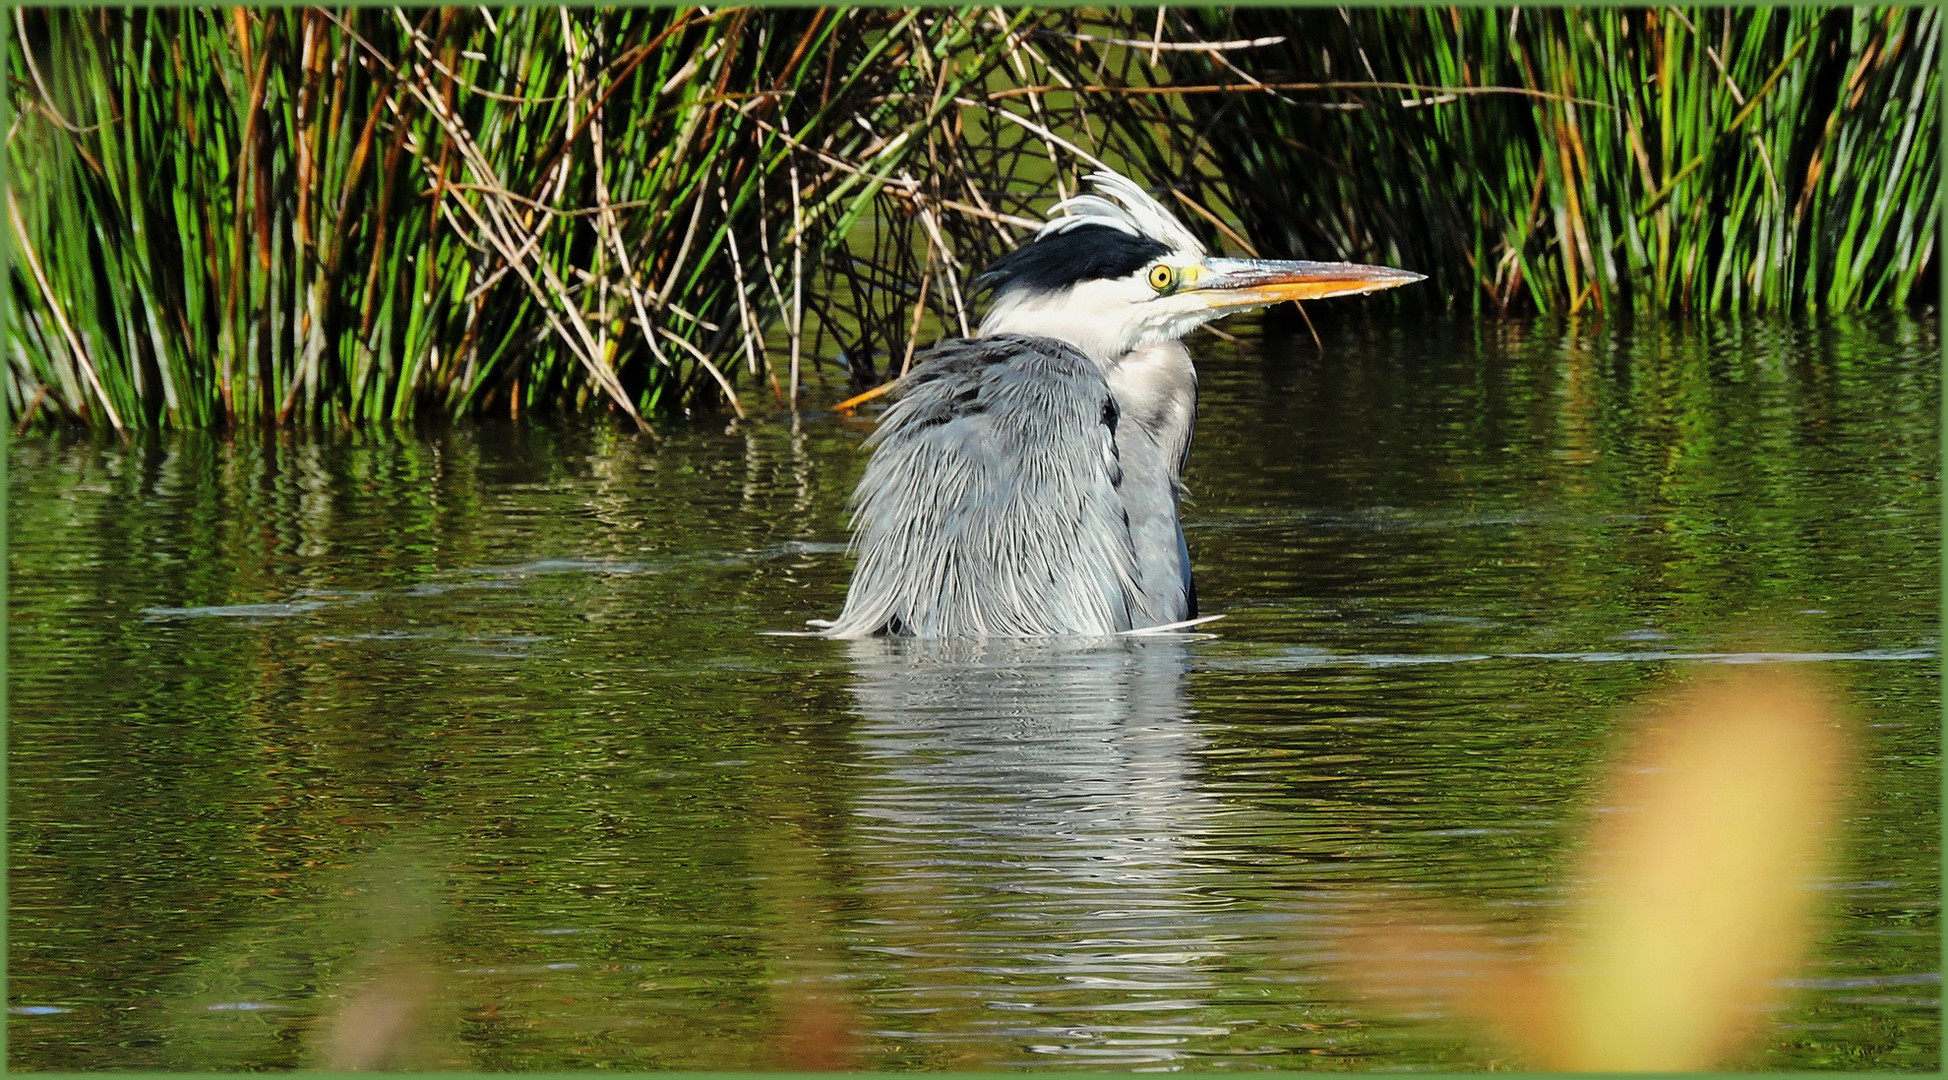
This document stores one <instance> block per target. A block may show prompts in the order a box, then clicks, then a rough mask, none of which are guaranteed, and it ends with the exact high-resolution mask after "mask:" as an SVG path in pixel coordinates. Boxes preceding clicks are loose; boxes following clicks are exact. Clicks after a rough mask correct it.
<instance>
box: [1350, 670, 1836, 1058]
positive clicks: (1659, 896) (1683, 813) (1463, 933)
mask: <svg viewBox="0 0 1948 1080" xmlns="http://www.w3.org/2000/svg"><path fill="white" fill-rule="evenodd" d="M1645 728H1646V730H1644V731H1642V732H1641V733H1640V737H1639V738H1638V740H1637V745H1636V747H1635V749H1634V750H1633V751H1632V752H1631V753H1630V754H1629V755H1628V756H1627V757H1626V758H1625V759H1624V760H1623V761H1622V762H1621V763H1620V764H1619V765H1618V766H1617V767H1616V769H1615V770H1614V771H1613V772H1612V773H1611V775H1610V777H1609V779H1608V782H1607V790H1605V791H1604V792H1603V794H1602V795H1601V797H1600V801H1599V802H1598V804H1597V805H1598V809H1599V813H1598V814H1597V817H1596V820H1595V822H1594V823H1593V824H1592V825H1591V827H1590V828H1589V829H1588V830H1587V833H1586V839H1587V850H1586V853H1585V855H1584V857H1583V861H1582V864H1581V866H1580V867H1579V872H1578V874H1577V877H1576V879H1575V881H1576V893H1575V896H1574V900H1573V903H1572V904H1571V906H1570V908H1569V909H1568V913H1567V915H1566V917H1565V920H1564V921H1563V923H1562V924H1561V925H1560V926H1558V927H1557V928H1556V929H1555V930H1554V931H1553V932H1552V934H1551V935H1548V936H1546V937H1545V938H1544V942H1543V944H1541V945H1539V946H1536V947H1534V948H1527V949H1524V948H1517V947H1514V946H1511V945H1507V944H1504V943H1502V942H1500V941H1498V940H1496V939H1495V938H1493V937H1492V936H1490V935H1489V934H1488V933H1487V932H1486V931H1484V930H1482V929H1480V928H1478V927H1475V926H1473V925H1471V923H1470V921H1469V920H1468V918H1467V917H1465V916H1461V915H1458V914H1455V913H1443V912H1437V911H1432V910H1428V909H1424V908H1423V909H1418V910H1415V911H1405V910H1399V911H1393V912H1387V911H1386V910H1385V907H1384V905H1376V910H1375V911H1374V912H1373V913H1371V914H1368V915H1365V916H1362V917H1361V918H1360V919H1359V920H1358V921H1357V922H1356V923H1355V925H1354V928H1353V930H1352V931H1351V932H1350V933H1349V934H1348V936H1347V938H1346V940H1345V949H1344V952H1343V958H1342V971H1343V974H1344V976H1345V977H1346V978H1347V980H1348V981H1350V982H1351V983H1352V984H1354V985H1356V986H1358V987H1360V988H1362V989H1363V990H1365V991H1366V992H1367V993H1369V994H1371V995H1373V996H1375V997H1376V998H1381V999H1393V1000H1396V1001H1405V1002H1409V1003H1412V1004H1414V1005H1416V1006H1418V1007H1423V1008H1424V1007H1426V1006H1428V1005H1435V1006H1437V1007H1443V1008H1445V1009H1446V1010H1449V1011H1451V1012H1453V1013H1454V1014H1456V1015H1459V1016H1463V1017H1469V1018H1472V1019H1475V1020H1477V1021H1480V1022H1482V1023H1483V1024H1484V1025H1486V1026H1487V1027H1488V1028H1490V1029H1491V1030H1494V1031H1495V1032H1496V1033H1497V1034H1498V1035H1499V1036H1500V1037H1501V1039H1502V1040H1503V1041H1504V1042H1506V1043H1508V1044H1509V1045H1511V1046H1513V1047H1515V1048H1517V1049H1518V1050H1520V1051H1521V1052H1522V1053H1523V1054H1524V1055H1525V1056H1526V1057H1528V1058H1529V1059H1530V1060H1531V1061H1532V1062H1533V1063H1534V1064H1537V1065H1540V1066H1542V1067H1544V1068H1548V1069H1556V1070H1572V1069H1573V1070H1598V1071H1653V1070H1654V1071H1665V1070H1697V1069H1706V1068H1711V1067H1713V1066H1714V1065H1722V1064H1725V1063H1727V1062H1728V1061H1729V1060H1731V1059H1732V1057H1733V1055H1735V1054H1736V1052H1737V1051H1738V1050H1739V1049H1740V1047H1741V1046H1742V1045H1743V1043H1744V1042H1745V1040H1746V1038H1747V1037H1748V1036H1749V1035H1750V1034H1751V1032H1752V1031H1753V1030H1754V1029H1755V1028H1756V1027H1757V1025H1758V1022H1759V1020H1760V1019H1761V1017H1762V1014H1763V1012H1764V1010H1765V1009H1766V1008H1767V1007H1768V1006H1771V1005H1773V1004H1775V1003H1776V1000H1777V998H1778V997H1779V993H1780V991H1779V989H1778V986H1779V982H1780V980H1781V979H1782V978H1784V977H1785V976H1786V975H1788V974H1789V973H1790V972H1791V971H1792V970H1793V969H1794V967H1795V966H1796V965H1797V964H1798V963H1799V962H1800V956H1801V953H1802V952H1803V950H1804V949H1805V946H1806V943H1807V941H1808V940H1809V938H1810V936H1811V931H1812V927H1813V921H1814V920H1813V915H1814V903H1813V902H1814V898H1815V894H1814V892H1813V889H1812V885H1813V882H1814V879H1815V877H1816V876H1817V874H1818V873H1819V872H1820V871H1821V870H1822V864H1823V862H1824V861H1825V859H1826V858H1827V857H1828V855H1829V854H1830V852H1829V848H1830V846H1831V844H1832V841H1833V829H1834V823H1835V821H1836V815H1837V803H1838V798H1839V793H1840V789H1841V786H1842V783H1843V778H1844V777H1845V775H1846V774H1847V769H1848V765H1849V763H1850V760H1851V754H1850V751H1849V747H1848V745H1847V740H1846V739H1845V737H1844V733H1843V731H1842V729H1841V726H1840V724H1839V722H1838V720H1837V718H1836V709H1835V706H1834V705H1833V703H1832V701H1831V699H1830V698H1829V697H1828V695H1827V693H1826V691H1825V690H1824V688H1823V687H1822V686H1820V685H1819V684H1818V683H1816V682H1815V681H1813V680H1810V679H1807V678H1804V677H1800V676H1793V675H1779V674H1768V675H1759V674H1745V675H1742V676H1738V677H1733V678H1725V679H1719V680H1716V681H1712V682H1709V683H1704V684H1701V685H1698V686H1696V687H1694V688H1692V689H1691V690H1689V691H1687V692H1686V693H1684V694H1682V695H1680V696H1679V697H1677V698H1676V699H1675V700H1673V701H1672V702H1670V703H1669V704H1668V705H1666V706H1665V707H1664V708H1663V709H1662V710H1661V711H1659V712H1658V713H1657V714H1655V715H1654V716H1652V717H1651V718H1650V720H1649V722H1648V723H1647V724H1646V725H1645Z"/></svg>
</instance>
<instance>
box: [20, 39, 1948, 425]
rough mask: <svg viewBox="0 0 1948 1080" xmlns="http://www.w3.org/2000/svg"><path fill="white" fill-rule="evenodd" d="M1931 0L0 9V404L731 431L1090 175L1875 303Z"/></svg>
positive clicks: (819, 374)
mask: <svg viewBox="0 0 1948 1080" xmlns="http://www.w3.org/2000/svg"><path fill="white" fill-rule="evenodd" d="M1940 21H1941V20H1940V16H1939V13H1938V12H1937V11H1935V10H1933V9H1893V10H1884V11H1873V10H1867V9H1845V10H1833V11H1828V10H1822V9H1807V8H1794V9H1789V10H1768V9H1751V10H1738V11H1712V12H1708V13H1707V12H1700V11H1685V10H1678V9H1658V10H1654V11H1634V10H1633V11H1621V10H1618V11H1610V10H1604V9H1594V10H1588V11H1583V10H1574V9H1570V10H1547V11H1543V10H1536V11H1529V10H1524V11H1522V12H1520V13H1519V14H1516V13H1512V12H1510V11H1507V10H1503V11H1494V10H1485V9H1484V10H1476V9H1445V8H1443V9H1383V10H1353V9H1348V10H1345V11H1340V10H1325V9H1306V10H1297V11H1278V10H1270V9H1264V10H1260V9H1249V10H1244V11H1235V12H1229V13H1222V12H1220V13H1199V12H1188V11H1186V12H1176V13H1159V12H1156V11H1131V10H1120V9H1119V10H1116V11H1111V12H1106V13H1105V12H1095V13H1085V12H1081V11H1076V10H1066V11H1057V12H1034V11H996V10H991V9H990V10H978V11H977V10H965V9H953V10H949V9H918V10H904V11H902V10H885V9H818V10H811V9H722V10H715V11H704V10H699V9H635V10H622V11H595V10H586V9H547V10H543V9H509V10H505V11H496V10H480V9H469V10H461V9H440V10H423V9H415V10H412V11H405V10H403V9H377V8H351V9H344V10H343V11H334V10H326V9H275V10H245V9H236V10H230V9H224V10H217V9H129V10H103V9H93V10H41V11H22V12H16V13H15V15H14V31H15V37H16V48H15V49H14V50H13V51H12V53H11V54H10V66H9V71H8V74H9V77H10V79H11V84H12V89H13V91H14V101H15V103H16V108H17V112H18V118H17V121H16V124H15V128H14V131H13V132H12V134H11V137H10V143H9V148H8V152H9V155H10V158H9V164H10V169H11V176H12V191H13V193H12V196H11V200H10V202H9V204H8V207H7V212H8V229H9V231H10V234H11V240H12V243H13V245H14V247H15V250H16V256H15V260H14V267H13V274H12V278H11V286H12V289H13V294H12V297H13V302H14V311H15V313H16V322H15V325H14V327H13V331H12V336H11V338H10V339H9V341H8V381H7V393H8V401H9V406H10V408H11V412H12V415H14V416H15V417H17V418H19V421H20V423H21V424H23V425H25V424H31V423H34V422H36V421H40V422H74V423H80V424H86V425H93V426H96V427H102V428H114V429H117V430H125V429H129V428H137V427H155V426H181V427H206V426H234V425H239V424H242V425H256V424H278V425H287V424H290V425H306V424H339V425H369V424H373V423H379V422H387V421H398V420H405V419H410V418H412V417H415V416H459V415H473V414H485V413H492V414H497V415H511V416H520V415H523V414H533V413H537V412H561V411H576V410H581V409H585V408H588V407H591V406H595V405H598V404H599V405H602V406H604V407H606V408H608V409H611V410H613V411H615V412H617V413H619V414H621V415H623V416H624V417H626V418H629V419H631V420H633V421H634V422H635V423H636V424H638V425H643V426H646V421H645V420H644V418H645V417H650V416H654V415H656V414H658V413H670V412H675V411H680V410H686V409H690V408H695V407H701V408H714V407H717V406H719V405H720V404H721V405H723V406H727V407H728V408H729V409H730V410H731V411H733V412H736V413H739V414H740V415H741V414H742V413H743V412H744V410H745V407H746V403H745V402H744V401H743V399H742V398H741V397H740V394H744V395H748V394H749V393H750V392H751V391H752V390H753V389H762V390H766V391H769V393H770V394H771V395H772V396H774V397H775V398H776V399H778V400H780V401H794V402H795V401H797V400H798V399H799V396H800V391H801V384H802V383H803V382H804V381H805V380H807V379H817V380H820V381H821V382H825V381H827V380H829V379H830V377H831V376H832V375H833V374H835V373H838V374H840V375H841V376H842V378H843V379H844V381H845V382H846V383H848V384H850V385H852V386H863V385H869V384H871V383H874V382H877V381H880V379H881V378H883V377H884V375H885V374H887V373H888V372H897V371H899V370H901V369H902V368H903V367H904V365H905V364H906V363H907V362H908V361H909V360H910V358H911V356H912V353H913V349H914V347H915V345H916V343H924V342H926V341H929V340H931V339H932V338H934V337H935V336H938V335H939V334H941V333H961V332H965V330H966V329H967V328H968V327H970V326H971V325H972V323H973V320H974V310H975V297H974V296H973V286H972V283H971V282H970V281H969V280H968V272H967V271H968V268H969V267H970V266H978V265H979V264H981V263H982V262H983V261H985V260H986V259H988V258H990V257H992V256H993V255H994V254H996V253H998V252H999V251H1000V250H1002V249H1004V248H1005V247H1007V246H1008V245H1010V244H1012V243H1013V242H1015V240H1016V239H1018V238H1019V236H1020V235H1021V229H1022V227H1023V226H1025V225H1028V224H1030V223H1031V222H1032V220H1033V215H1034V214H1035V213H1036V212H1037V211H1038V210H1039V209H1040V208H1041V207H1042V206H1044V205H1045V204H1046V196H1047V194H1048V192H1049V190H1050V188H1051V187H1053V188H1055V189H1057V190H1060V191H1064V192H1067V191H1072V190H1073V187H1072V185H1073V183H1074V177H1075V176H1076V174H1078V173H1080V172H1084V171H1087V170H1088V168H1090V167H1092V166H1093V165H1095V164H1097V163H1099V162H1103V163H1108V164H1111V165H1114V166H1116V167H1120V168H1125V169H1127V170H1128V171H1130V172H1131V173H1132V174H1134V175H1138V176H1142V177H1144V178H1146V179H1148V180H1150V181H1152V182H1154V183H1158V184H1168V185H1171V186H1172V187H1173V188H1174V189H1175V191H1176V193H1177V194H1178V195H1179V196H1182V197H1183V202H1184V205H1185V206H1186V207H1187V216H1188V217H1190V218H1192V219H1193V220H1194V221H1195V222H1197V223H1198V224H1199V227H1200V228H1207V229H1208V230H1209V231H1210V236H1211V238H1212V239H1213V241H1220V240H1221V241H1223V242H1225V243H1227V244H1229V245H1231V246H1236V247H1255V248H1256V249H1258V250H1259V251H1261V253H1264V254H1278V253H1292V254H1304V255H1308V256H1311V257H1319V258H1355V259H1363V260H1373V261H1386V262H1391V263H1394V264H1397V265H1402V266H1407V267H1411V268H1413V269H1416V270H1420V271H1422V272H1425V273H1428V274H1430V275H1431V276H1432V277H1433V278H1434V279H1435V281H1434V286H1435V287H1433V288H1428V289H1422V290H1419V291H1418V294H1417V296H1415V297H1405V296H1403V297H1400V298H1398V299H1396V300H1394V301H1389V302H1395V303H1409V304H1411V303H1428V302H1430V301H1432V302H1443V301H1445V302H1448V303H1452V304H1457V305H1463V306H1471V307H1473V308H1474V309H1475V310H1477V311H1509V310H1515V311H1526V310H1545V311H1558V310H1568V311H1575V310H1581V309H1587V308H1590V307H1595V308H1598V309H1602V310H1609V309H1611V308H1618V307H1628V308H1634V309H1637V310H1646V311H1706V310H1731V309H1808V308H1819V309H1843V308H1850V307H1861V306H1870V305H1899V304H1904V303H1908V302H1910V301H1911V300H1912V299H1914V298H1916V297H1921V296H1926V295H1928V289H1929V286H1930V284H1931V282H1932V280H1933V275H1934V274H1935V273H1936V272H1937V270H1936V267H1935V263H1934V260H1933V258H1932V253H1933V247H1934V243H1935V221H1936V217H1937V209H1936V208H1937V205H1938V194H1937V192H1938V186H1939V185H1938V179H1937V178H1938V175H1939V170H1940V164H1939V158H1938V141H1939V140H1938V136H1937V134H1936V125H1937V122H1938V117H1937V111H1936V97H1937V95H1936V92H1935V89H1934V86H1935V83H1934V74H1933V72H1934V58H1935V54H1936V48H1937V42H1938V32H1939V28H1940ZM1155 42H1169V43H1173V44H1174V47H1171V48H1163V47H1160V46H1155V45H1154V44H1153V43H1155ZM1261 84H1271V85H1270V86H1265V85H1261Z"/></svg>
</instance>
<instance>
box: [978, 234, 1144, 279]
mask: <svg viewBox="0 0 1948 1080" xmlns="http://www.w3.org/2000/svg"><path fill="white" fill-rule="evenodd" d="M1169 253H1170V245H1168V244H1165V243H1163V242H1162V241H1160V240H1152V239H1150V238H1149V237H1147V236H1131V235H1130V234H1129V233H1126V232H1124V231H1123V230H1121V229H1117V228H1113V227H1111V226H1108V225H1078V226H1076V227H1075V228H1073V229H1069V230H1066V231H1064V232H1059V233H1051V234H1049V235H1047V236H1043V237H1039V238H1037V239H1035V240H1032V241H1030V242H1029V243H1027V244H1024V245H1023V246H1021V247H1019V248H1016V249H1015V250H1013V251H1011V252H1009V253H1008V254H1006V255H1003V256H1001V258H999V259H997V260H995V262H994V265H993V266H990V267H988V268H987V272H986V273H984V274H982V275H981V276H980V277H979V278H977V279H975V284H976V285H978V286H980V287H981V288H984V289H997V290H998V289H1007V288H1012V287H1014V286H1023V287H1026V288H1030V289H1066V288H1068V287H1069V286H1071V285H1074V284H1075V283H1077V282H1079V281H1098V280H1102V279H1105V278H1119V277H1124V276H1126V275H1129V274H1134V273H1136V272H1137V271H1138V270H1141V269H1143V268H1144V267H1146V266H1148V265H1150V264H1151V263H1153V262H1155V261H1156V260H1157V259H1159V258H1162V257H1163V256H1165V255H1168V254H1169Z"/></svg>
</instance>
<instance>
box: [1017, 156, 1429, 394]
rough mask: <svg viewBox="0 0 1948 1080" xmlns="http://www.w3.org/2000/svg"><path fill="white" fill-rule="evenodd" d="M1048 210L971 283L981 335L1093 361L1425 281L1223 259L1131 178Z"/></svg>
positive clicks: (1375, 269) (1100, 177)
mask: <svg viewBox="0 0 1948 1080" xmlns="http://www.w3.org/2000/svg"><path fill="white" fill-rule="evenodd" d="M1089 180H1090V181H1092V182H1093V183H1094V184H1095V187H1096V193H1091V194H1086V195H1078V196H1076V197H1075V198H1072V199H1066V200H1064V201H1062V202H1059V203H1057V204H1056V205H1055V206H1054V207H1053V208H1052V209H1051V211H1050V213H1051V217H1050V219H1049V221H1048V223H1047V224H1045V225H1043V226H1042V228H1041V230H1040V231H1039V232H1037V233H1036V234H1035V237H1034V239H1032V240H1030V241H1029V242H1028V243H1027V244H1024V245H1023V246H1021V247H1020V248H1018V249H1016V250H1015V251H1012V252H1010V253H1009V254H1007V255H1004V256H1002V257H1001V259H999V260H998V261H996V262H995V263H994V265H993V266H990V267H989V268H988V269H987V271H986V273H984V274H982V275H981V277H980V278H979V279H978V284H980V285H982V286H984V287H986V288H989V289H991V290H992V291H993V294H994V298H993V302H992V304H991V306H990V308H989V312H988V315H987V318H986V319H985V320H984V321H983V322H982V324H981V333H982V334H984V335H986V334H1001V333H1023V334H1036V335H1040V336H1044V337H1053V338H1057V339H1059V340H1062V341H1067V342H1069V343H1071V344H1073V345H1075V346H1077V347H1078V348H1080V349H1081V350H1082V351H1083V352H1084V353H1086V354H1088V355H1089V356H1091V357H1092V358H1094V359H1096V360H1097V361H1098V362H1099V363H1109V362H1112V361H1114V360H1115V359H1116V358H1117V357H1120V356H1122V355H1123V354H1125V353H1128V352H1130V351H1131V350H1133V349H1136V348H1139V347H1141V346H1143V345H1147V344H1153V343H1156V342H1162V341H1174V340H1176V339H1178V338H1180V337H1183V336H1184V335H1185V334H1188V333H1190V332H1191V331H1192V330H1194V329H1196V328H1197V327H1198V326H1200V325H1202V324H1203V323H1207V322H1210V321H1211V320H1212V319H1216V318H1219V317H1221V316H1224V315H1229V314H1231V313H1232V312H1234V311H1246V310H1249V309H1251V308H1257V307H1264V306H1266V305H1268V304H1276V303H1279V302H1280V301H1283V300H1317V299H1322V298H1325V297H1329V296H1350V295H1353V294H1356V293H1365V292H1373V291H1375V290H1378V289H1390V288H1393V287H1394V286H1396V285H1406V284H1408V283H1410V282H1415V281H1420V280H1422V278H1423V276H1424V275H1421V274H1415V273H1411V272H1409V271H1405V270H1394V269H1390V268H1388V267H1384V266H1363V265H1360V264H1358V263H1324V262H1291V261H1275V260H1270V259H1226V258H1218V257H1214V256H1212V255H1210V254H1209V253H1208V252H1206V251H1205V249H1204V245H1203V243H1201V242H1200V241H1199V240H1198V239H1197V237H1196V236H1195V235H1194V234H1193V233H1191V231H1190V230H1189V229H1186V228H1185V227H1184V225H1183V223H1182V222H1180V221H1178V220H1177V218H1176V217H1175V216H1174V215H1172V214H1171V213H1170V212H1169V211H1168V210H1166V209H1164V207H1163V205H1162V204H1161V203H1158V202H1157V201H1156V200H1155V199H1153V198H1151V197H1150V195H1149V193H1148V192H1145V191H1144V190H1143V189H1142V188H1140V187H1138V186H1137V185H1136V184H1134V183H1132V182H1131V181H1130V180H1128V179H1126V178H1124V177H1122V176H1119V175H1117V174H1115V173H1112V172H1098V173H1093V174H1091V175H1090V176H1089Z"/></svg>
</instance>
